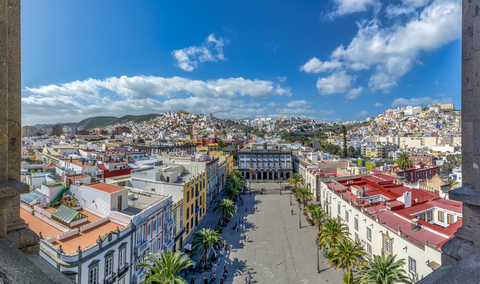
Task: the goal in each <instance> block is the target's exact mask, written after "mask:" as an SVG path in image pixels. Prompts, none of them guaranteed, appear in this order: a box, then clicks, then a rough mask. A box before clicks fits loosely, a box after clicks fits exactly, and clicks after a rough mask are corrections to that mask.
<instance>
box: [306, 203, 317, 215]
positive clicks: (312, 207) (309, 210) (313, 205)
mask: <svg viewBox="0 0 480 284" xmlns="http://www.w3.org/2000/svg"><path fill="white" fill-rule="evenodd" d="M317 208H320V205H318V204H316V203H310V204H307V206H305V211H306V212H307V213H309V214H310V216H312V213H313V212H315V210H317Z"/></svg>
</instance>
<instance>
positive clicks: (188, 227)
mask: <svg viewBox="0 0 480 284" xmlns="http://www.w3.org/2000/svg"><path fill="white" fill-rule="evenodd" d="M189 225H190V224H188V222H187V234H188V230H189V229H190V226H189Z"/></svg>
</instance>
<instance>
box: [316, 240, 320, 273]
mask: <svg viewBox="0 0 480 284" xmlns="http://www.w3.org/2000/svg"><path fill="white" fill-rule="evenodd" d="M315 244H316V245H317V273H320V260H319V251H320V246H319V245H318V243H317V241H316V240H315Z"/></svg>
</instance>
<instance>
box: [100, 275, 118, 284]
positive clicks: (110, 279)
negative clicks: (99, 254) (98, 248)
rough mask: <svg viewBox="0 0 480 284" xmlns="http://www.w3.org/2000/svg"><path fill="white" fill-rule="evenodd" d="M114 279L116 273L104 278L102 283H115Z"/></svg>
mask: <svg viewBox="0 0 480 284" xmlns="http://www.w3.org/2000/svg"><path fill="white" fill-rule="evenodd" d="M116 277H117V274H116V273H112V274H111V275H110V276H108V277H106V278H105V279H104V280H103V283H105V284H111V283H113V282H115V280H116Z"/></svg>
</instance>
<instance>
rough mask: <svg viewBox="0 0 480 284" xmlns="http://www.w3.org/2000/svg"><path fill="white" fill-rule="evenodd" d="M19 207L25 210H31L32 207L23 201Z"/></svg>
mask: <svg viewBox="0 0 480 284" xmlns="http://www.w3.org/2000/svg"><path fill="white" fill-rule="evenodd" d="M20 207H22V208H23V209H25V210H27V212H32V210H33V209H32V207H30V206H28V205H27V204H25V203H23V202H20Z"/></svg>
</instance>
